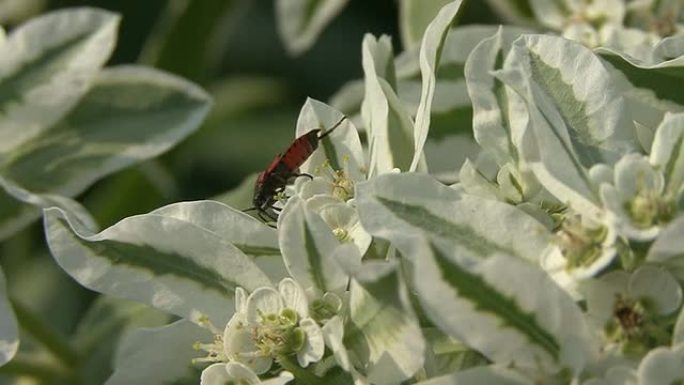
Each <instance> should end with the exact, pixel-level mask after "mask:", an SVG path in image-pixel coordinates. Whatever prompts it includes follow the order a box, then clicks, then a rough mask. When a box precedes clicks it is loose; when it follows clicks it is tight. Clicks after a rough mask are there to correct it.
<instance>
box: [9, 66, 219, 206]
mask: <svg viewBox="0 0 684 385" xmlns="http://www.w3.org/2000/svg"><path fill="white" fill-rule="evenodd" d="M209 105H210V99H209V96H208V95H207V94H206V93H205V92H204V91H202V90H201V89H200V88H199V87H197V86H195V85H194V84H192V83H190V82H187V81H185V80H182V79H180V78H178V77H175V76H173V75H169V74H166V73H163V72H160V71H157V70H154V69H151V68H146V67H139V66H122V67H114V68H111V69H107V70H103V71H102V72H101V73H100V74H99V75H98V76H97V78H95V79H94V80H93V85H92V88H91V89H90V91H89V92H88V93H87V94H86V95H84V97H83V99H82V100H81V102H80V103H79V104H78V105H77V106H76V108H74V109H73V110H72V111H71V112H70V113H69V114H68V115H67V116H65V117H64V119H62V120H61V121H60V122H59V123H57V124H56V125H55V126H54V127H52V128H51V129H50V130H48V131H44V132H42V133H41V134H40V135H37V136H35V137H33V138H32V139H31V140H30V141H28V142H26V143H24V144H23V145H22V146H20V147H17V148H13V149H11V151H9V152H8V153H6V154H5V155H6V156H5V157H4V159H2V162H1V163H0V174H1V175H3V176H4V177H5V178H8V179H11V180H13V181H14V182H15V183H17V184H18V185H20V186H22V187H23V188H26V189H28V190H30V191H34V192H53V193H59V194H64V195H69V196H72V195H75V194H77V193H80V192H81V191H83V190H84V189H85V188H86V187H87V186H89V185H90V184H92V183H93V182H94V181H96V180H97V179H99V178H101V177H103V176H105V175H107V174H110V173H112V172H115V171H118V170H120V169H121V168H123V167H126V166H129V165H131V164H134V163H137V162H139V161H141V160H144V159H148V158H151V157H154V156H157V155H159V154H160V153H162V152H164V151H166V150H168V149H169V148H171V147H172V146H174V145H175V144H176V143H178V142H179V141H180V140H182V139H183V138H185V137H186V136H187V135H189V134H190V133H191V132H192V131H194V130H195V129H196V128H197V127H198V126H199V124H200V123H201V121H202V120H203V119H204V116H205V115H206V113H207V111H208V109H209Z"/></svg>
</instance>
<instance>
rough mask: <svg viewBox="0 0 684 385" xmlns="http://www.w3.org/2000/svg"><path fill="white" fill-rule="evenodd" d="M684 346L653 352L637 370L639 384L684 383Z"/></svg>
mask: <svg viewBox="0 0 684 385" xmlns="http://www.w3.org/2000/svg"><path fill="white" fill-rule="evenodd" d="M682 362H684V345H682V344H680V345H675V346H673V347H672V348H667V347H659V348H656V349H653V350H651V351H650V352H648V354H646V356H645V357H644V358H643V359H642V360H641V363H640V364H639V369H637V378H638V379H639V384H643V385H646V384H648V385H671V384H677V383H681V381H684V365H682Z"/></svg>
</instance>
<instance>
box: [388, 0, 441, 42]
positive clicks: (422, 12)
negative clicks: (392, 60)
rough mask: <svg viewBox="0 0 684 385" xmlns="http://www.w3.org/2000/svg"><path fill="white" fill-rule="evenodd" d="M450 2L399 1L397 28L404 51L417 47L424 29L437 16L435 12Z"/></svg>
mask: <svg viewBox="0 0 684 385" xmlns="http://www.w3.org/2000/svg"><path fill="white" fill-rule="evenodd" d="M450 1H451V0H401V1H400V2H399V26H400V29H401V42H402V44H403V45H404V49H410V48H412V47H415V46H418V44H419V43H420V39H421V38H422V37H423V33H424V32H425V28H427V26H428V24H430V22H431V21H432V19H434V18H435V16H437V12H439V10H440V9H442V7H443V6H445V5H447V4H448V3H449V2H450Z"/></svg>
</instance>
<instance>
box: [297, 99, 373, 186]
mask: <svg viewBox="0 0 684 385" xmlns="http://www.w3.org/2000/svg"><path fill="white" fill-rule="evenodd" d="M343 117H344V115H343V114H342V113H341V112H339V111H338V110H336V109H334V108H332V107H330V106H328V105H327V104H325V103H322V102H319V101H318V100H315V99H311V98H308V99H307V100H306V103H304V105H303V106H302V109H301V111H300V112H299V118H298V119H297V131H296V134H297V137H300V136H302V135H304V134H306V133H308V132H309V131H311V130H314V129H320V130H323V131H325V130H328V129H330V128H332V127H333V126H334V125H335V124H337V123H339V122H340V120H341V119H342V118H343ZM326 164H329V165H330V167H331V168H333V169H334V170H344V171H346V172H347V173H348V174H349V177H351V178H352V180H363V179H365V174H366V171H365V170H366V164H365V161H364V155H363V148H362V147H361V139H359V133H358V131H357V130H356V127H355V126H354V123H352V122H351V120H350V119H349V118H346V119H345V120H344V121H342V123H341V124H340V125H339V126H338V127H337V128H335V130H334V131H333V132H332V133H330V134H329V135H328V136H327V137H325V138H323V139H322V140H320V141H319V146H318V148H317V149H316V151H314V152H313V154H311V156H310V157H309V159H308V160H307V161H306V162H304V164H302V166H301V167H300V170H301V172H305V173H309V174H312V175H316V174H329V173H330V172H331V170H326V169H325V168H326V166H325V165H326Z"/></svg>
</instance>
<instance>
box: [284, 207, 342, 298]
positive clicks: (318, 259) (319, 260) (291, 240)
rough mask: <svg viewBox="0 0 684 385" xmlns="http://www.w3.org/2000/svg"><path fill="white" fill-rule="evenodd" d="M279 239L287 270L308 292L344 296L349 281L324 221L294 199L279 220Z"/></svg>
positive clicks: (336, 242) (333, 237)
mask: <svg viewBox="0 0 684 385" xmlns="http://www.w3.org/2000/svg"><path fill="white" fill-rule="evenodd" d="M278 230H279V231H278V238H279V244H280V251H281V252H282V254H283V261H284V262H285V267H286V268H287V270H288V271H289V272H290V275H291V276H292V277H293V278H294V279H295V281H297V283H299V284H300V285H302V287H303V288H304V290H306V291H311V290H313V291H318V292H320V293H325V292H336V293H341V292H342V291H344V289H345V288H346V286H347V282H348V281H349V277H348V275H347V274H346V273H345V272H343V271H342V269H340V267H339V266H338V264H337V262H336V261H335V259H334V256H333V253H332V251H333V250H334V249H335V248H336V247H337V246H338V245H339V241H338V240H337V238H335V235H333V233H332V231H330V228H329V227H328V225H327V224H326V223H325V222H324V221H323V219H322V218H321V217H320V216H318V215H317V214H315V213H314V212H312V211H311V210H309V209H307V208H306V204H305V202H304V201H303V200H301V199H299V198H297V197H291V198H290V199H289V200H288V202H287V205H286V206H285V208H284V210H283V212H282V213H281V214H280V217H279V218H278Z"/></svg>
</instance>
